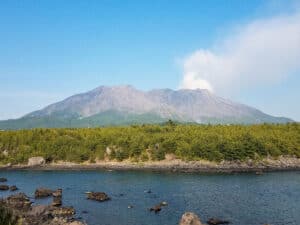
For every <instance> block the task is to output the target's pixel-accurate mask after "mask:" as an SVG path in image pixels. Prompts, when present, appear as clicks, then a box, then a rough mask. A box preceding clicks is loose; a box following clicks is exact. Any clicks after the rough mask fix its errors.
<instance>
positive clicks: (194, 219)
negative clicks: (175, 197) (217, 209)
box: [179, 212, 204, 225]
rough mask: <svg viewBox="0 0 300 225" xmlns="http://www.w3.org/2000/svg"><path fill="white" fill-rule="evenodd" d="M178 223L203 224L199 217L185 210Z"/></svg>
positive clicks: (182, 224) (183, 224) (184, 224)
mask: <svg viewBox="0 0 300 225" xmlns="http://www.w3.org/2000/svg"><path fill="white" fill-rule="evenodd" d="M179 225H204V224H203V223H201V221H200V219H199V217H198V216H197V215H196V214H195V213H192V212H186V213H184V214H183V215H182V217H181V220H180V222H179Z"/></svg>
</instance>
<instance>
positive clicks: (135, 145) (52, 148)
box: [0, 121, 300, 164]
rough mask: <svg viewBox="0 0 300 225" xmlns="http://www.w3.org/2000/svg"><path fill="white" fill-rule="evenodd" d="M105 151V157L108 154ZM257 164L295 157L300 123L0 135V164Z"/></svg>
mask: <svg viewBox="0 0 300 225" xmlns="http://www.w3.org/2000/svg"><path fill="white" fill-rule="evenodd" d="M107 147H109V148H110V150H111V151H110V153H109V154H108V152H107ZM166 154H173V155H176V157H177V158H180V159H183V160H199V159H206V160H210V161H217V162H218V161H221V160H247V159H254V160H260V159H262V158H264V157H266V156H272V157H275V158H276V157H278V156H280V155H288V156H296V157H300V124H299V123H289V124H261V125H195V124H191V125H187V124H185V125H182V124H175V123H173V122H172V121H169V122H168V123H165V124H163V125H132V126H124V127H103V128H72V129H70V128H69V129H30V130H18V131H0V162H1V163H2V164H4V163H9V162H10V163H27V160H28V158H29V157H32V156H43V157H44V158H45V159H46V161H47V162H55V161H58V160H64V161H71V162H84V161H87V160H89V161H90V162H95V160H97V159H98V160H102V159H104V158H106V159H115V160H119V161H122V160H125V159H130V160H132V161H148V160H163V159H164V158H165V155H166Z"/></svg>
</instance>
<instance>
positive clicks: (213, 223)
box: [207, 218, 230, 225]
mask: <svg viewBox="0 0 300 225" xmlns="http://www.w3.org/2000/svg"><path fill="white" fill-rule="evenodd" d="M207 223H208V224H209V225H219V224H229V223H230V222H229V221H227V220H219V219H216V218H210V219H209V220H208V221H207Z"/></svg>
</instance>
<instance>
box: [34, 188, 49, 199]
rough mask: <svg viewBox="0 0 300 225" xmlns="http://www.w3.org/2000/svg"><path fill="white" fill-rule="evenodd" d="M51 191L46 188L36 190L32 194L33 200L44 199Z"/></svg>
mask: <svg viewBox="0 0 300 225" xmlns="http://www.w3.org/2000/svg"><path fill="white" fill-rule="evenodd" d="M53 192H54V191H53V190H51V189H47V188H38V189H36V190H35V192H34V197H35V198H46V197H49V196H51V195H52V194H53Z"/></svg>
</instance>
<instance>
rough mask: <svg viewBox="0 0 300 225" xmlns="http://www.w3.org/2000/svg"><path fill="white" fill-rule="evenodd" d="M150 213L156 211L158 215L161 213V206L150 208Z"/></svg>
mask: <svg viewBox="0 0 300 225" xmlns="http://www.w3.org/2000/svg"><path fill="white" fill-rule="evenodd" d="M150 211H154V212H155V213H158V212H160V211H161V206H160V205H156V206H153V207H151V208H150Z"/></svg>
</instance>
